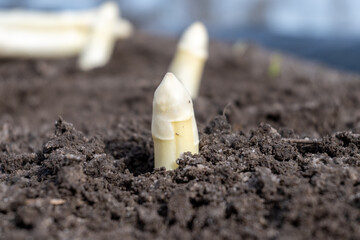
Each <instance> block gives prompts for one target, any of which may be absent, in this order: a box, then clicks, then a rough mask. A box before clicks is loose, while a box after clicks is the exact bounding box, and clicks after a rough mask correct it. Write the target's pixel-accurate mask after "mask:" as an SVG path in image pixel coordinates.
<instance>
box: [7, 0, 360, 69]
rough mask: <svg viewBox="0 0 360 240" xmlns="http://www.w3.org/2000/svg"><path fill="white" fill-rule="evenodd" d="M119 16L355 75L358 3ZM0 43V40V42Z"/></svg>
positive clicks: (44, 2) (31, 5)
mask: <svg viewBox="0 0 360 240" xmlns="http://www.w3.org/2000/svg"><path fill="white" fill-rule="evenodd" d="M102 2H103V1H102V0H75V1H74V0H0V8H2V9H7V8H25V9H37V10H47V11H57V10H66V9H84V8H89V7H94V6H97V5H99V4H100V3H102ZM116 2H118V3H119V5H120V8H121V11H122V15H123V16H124V17H125V18H127V19H129V20H130V21H131V22H133V23H134V25H135V27H136V28H138V29H141V30H143V31H147V32H150V33H153V34H162V35H170V36H179V34H180V33H181V32H182V30H183V29H184V28H185V27H186V26H188V25H189V24H190V23H192V22H193V21H196V20H200V21H203V22H204V23H205V24H206V26H207V27H208V29H209V32H210V35H211V37H212V38H215V39H219V40H223V41H228V42H236V41H251V42H255V43H258V44H261V45H262V46H264V47H267V48H271V49H275V50H279V51H281V52H284V53H288V54H291V55H294V56H297V57H301V58H305V59H309V60H312V61H317V62H320V63H323V64H325V65H328V66H331V67H334V68H337V69H340V70H345V71H351V72H360V14H359V10H360V1H359V0H341V1H339V0H316V1H315V0H302V1H298V0H221V1H219V0H197V1H193V0H172V1H169V0H136V1H133V0H117V1H116ZM0 37H1V36H0Z"/></svg>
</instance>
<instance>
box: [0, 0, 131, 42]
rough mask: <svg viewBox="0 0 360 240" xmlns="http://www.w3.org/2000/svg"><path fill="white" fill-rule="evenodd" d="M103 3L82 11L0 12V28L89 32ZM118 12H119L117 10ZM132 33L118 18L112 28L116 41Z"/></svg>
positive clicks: (124, 22) (129, 27) (129, 24)
mask: <svg viewBox="0 0 360 240" xmlns="http://www.w3.org/2000/svg"><path fill="white" fill-rule="evenodd" d="M106 4H107V3H104V4H102V5H100V7H98V8H93V9H88V10H82V11H61V12H40V11H25V10H8V11H0V26H3V27H9V28H21V29H27V30H30V29H35V30H46V29H50V30H53V29H62V28H65V29H69V28H77V29H79V30H83V31H90V30H91V28H92V27H93V26H94V24H95V22H96V21H97V14H98V12H99V11H100V10H101V9H102V8H103V6H104V5H106ZM119 12H120V10H119ZM132 31H133V26H132V24H131V23H130V22H129V21H127V20H126V19H123V18H120V13H119V18H118V20H117V22H116V25H115V27H114V32H115V36H116V38H118V39H123V38H128V37H129V36H130V35H131V34H132Z"/></svg>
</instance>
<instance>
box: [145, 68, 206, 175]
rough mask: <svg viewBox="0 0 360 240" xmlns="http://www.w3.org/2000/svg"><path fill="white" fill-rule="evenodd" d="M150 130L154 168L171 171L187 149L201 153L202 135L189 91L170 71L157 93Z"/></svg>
mask: <svg viewBox="0 0 360 240" xmlns="http://www.w3.org/2000/svg"><path fill="white" fill-rule="evenodd" d="M151 133H152V137H153V140H154V153H155V168H160V167H165V168H166V169H167V170H172V169H175V168H177V167H178V165H177V163H176V159H177V158H179V157H180V155H181V154H182V153H184V152H191V153H198V152H199V135H198V130H197V126H196V121H195V116H194V109H193V104H192V100H191V96H190V95H189V92H188V91H187V90H186V88H185V87H184V85H183V84H182V83H181V82H180V81H179V80H178V79H177V78H176V77H175V76H174V74H172V73H167V74H166V75H165V77H164V79H163V80H162V82H161V83H160V85H159V86H158V88H157V89H156V91H155V94H154V100H153V115H152V123H151Z"/></svg>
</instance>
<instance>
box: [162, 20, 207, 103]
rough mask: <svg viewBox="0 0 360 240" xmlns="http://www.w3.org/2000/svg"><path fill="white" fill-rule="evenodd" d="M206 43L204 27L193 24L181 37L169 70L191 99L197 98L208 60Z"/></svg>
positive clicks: (199, 24) (200, 24)
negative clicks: (180, 82)
mask: <svg viewBox="0 0 360 240" xmlns="http://www.w3.org/2000/svg"><path fill="white" fill-rule="evenodd" d="M208 42H209V37H208V34H207V31H206V28H205V26H204V25H203V24H202V23H200V22H196V23H193V24H192V25H191V26H190V27H189V28H188V29H187V30H186V31H185V32H184V34H183V35H182V37H181V39H180V42H179V44H178V47H177V51H176V53H175V56H174V59H173V61H172V63H171V65H170V68H169V71H170V72H172V73H174V74H175V75H176V76H177V77H178V78H179V79H180V81H182V82H183V84H184V85H185V87H186V89H187V90H188V91H189V93H190V95H191V97H192V98H193V99H195V98H196V97H197V96H198V92H199V86H200V81H201V77H202V74H203V70H204V65H205V62H206V60H207V58H208Z"/></svg>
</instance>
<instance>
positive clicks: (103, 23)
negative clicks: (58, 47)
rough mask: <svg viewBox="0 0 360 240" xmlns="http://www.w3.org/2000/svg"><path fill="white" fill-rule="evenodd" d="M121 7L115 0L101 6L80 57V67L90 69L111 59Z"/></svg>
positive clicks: (100, 65)
mask: <svg viewBox="0 0 360 240" xmlns="http://www.w3.org/2000/svg"><path fill="white" fill-rule="evenodd" d="M118 16H119V9H118V7H117V5H116V3H114V2H107V3H105V4H103V5H102V6H101V8H100V9H99V12H98V16H97V21H96V22H95V25H94V28H93V31H92V33H91V36H90V40H89V42H88V45H87V46H86V47H85V49H84V52H83V53H82V54H81V56H80V59H79V62H78V64H79V67H80V68H81V69H82V70H89V69H92V68H96V67H102V66H104V65H105V64H106V63H107V62H108V61H109V59H110V57H111V53H112V50H113V48H114V44H115V33H114V28H115V26H116V22H117V19H118Z"/></svg>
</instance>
